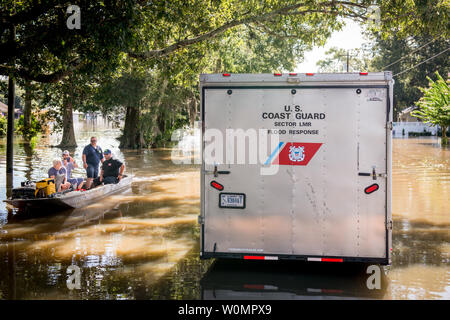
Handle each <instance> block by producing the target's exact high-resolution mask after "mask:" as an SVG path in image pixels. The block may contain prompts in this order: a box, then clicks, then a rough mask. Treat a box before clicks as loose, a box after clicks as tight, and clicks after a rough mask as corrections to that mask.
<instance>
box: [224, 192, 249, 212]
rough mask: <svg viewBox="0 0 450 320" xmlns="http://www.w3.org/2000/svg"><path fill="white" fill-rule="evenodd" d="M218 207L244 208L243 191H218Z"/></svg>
mask: <svg viewBox="0 0 450 320" xmlns="http://www.w3.org/2000/svg"><path fill="white" fill-rule="evenodd" d="M219 207H220V208H232V209H244V208H245V194H243V193H224V192H222V193H220V194H219Z"/></svg>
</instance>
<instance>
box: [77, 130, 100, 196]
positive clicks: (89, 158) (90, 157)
mask: <svg viewBox="0 0 450 320" xmlns="http://www.w3.org/2000/svg"><path fill="white" fill-rule="evenodd" d="M82 158H83V167H84V168H85V169H86V174H87V179H86V189H90V188H91V186H92V182H93V181H94V179H96V178H97V177H98V165H99V163H100V162H102V163H103V161H104V160H105V159H104V158H103V152H102V148H100V146H97V138H96V137H91V143H90V144H88V145H87V146H86V147H84V149H83V156H82Z"/></svg>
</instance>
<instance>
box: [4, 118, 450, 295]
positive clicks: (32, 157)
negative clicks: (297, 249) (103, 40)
mask: <svg viewBox="0 0 450 320" xmlns="http://www.w3.org/2000/svg"><path fill="white" fill-rule="evenodd" d="M77 132H79V134H78V135H77V141H78V143H79V146H78V147H77V148H76V150H71V152H72V153H73V154H72V155H73V157H74V159H75V160H76V161H77V162H78V163H79V164H80V163H82V162H81V153H82V148H83V147H84V145H86V144H87V143H88V141H89V138H90V136H92V135H96V136H97V137H98V140H99V145H100V146H101V147H102V148H103V149H106V148H109V149H111V150H112V152H113V154H114V155H115V156H116V157H117V158H118V159H120V160H121V161H124V163H125V165H126V166H127V173H129V174H130V173H132V174H133V175H134V176H135V179H134V180H133V184H132V187H131V188H130V189H129V190H127V191H126V192H124V193H121V194H117V195H113V196H110V197H108V198H107V199H106V200H103V201H101V202H99V203H95V204H93V205H90V206H88V207H85V208H83V209H75V210H71V211H66V212H63V213H59V214H53V215H52V214H50V213H49V215H46V216H43V217H36V218H31V219H30V218H29V219H23V218H21V217H19V216H15V215H14V214H13V213H11V211H8V209H7V208H6V206H5V204H4V203H3V202H2V203H1V204H0V299H222V298H224V299H301V298H305V297H306V298H318V299H327V298H331V299H336V298H376V299H450V212H449V196H448V195H449V192H450V149H448V148H447V149H442V148H441V147H440V146H439V145H438V144H437V139H435V138H423V139H395V140H394V143H393V194H392V196H393V217H394V233H393V257H392V261H393V264H392V266H391V267H390V269H389V270H388V271H387V272H386V275H384V276H383V277H382V288H381V289H380V290H369V289H367V286H366V280H367V277H368V275H367V274H366V272H365V271H366V270H365V268H362V267H358V266H357V267H354V266H347V265H344V266H342V265H338V266H336V265H335V264H330V265H328V264H326V265H325V264H323V265H320V266H319V267H318V266H317V265H314V267H311V265H307V264H299V263H280V262H274V261H268V262H266V263H264V264H261V263H259V262H250V263H249V262H248V261H245V264H244V263H243V261H219V262H218V263H213V261H212V260H206V261H203V260H200V259H199V246H198V242H199V227H198V224H197V216H198V215H199V210H200V184H199V179H200V174H199V165H194V164H192V165H175V164H174V163H172V161H171V150H170V149H159V150H144V151H126V152H121V151H120V150H119V149H118V141H117V140H116V139H115V137H117V136H118V135H119V134H120V131H119V130H118V129H112V128H108V127H107V126H99V128H97V127H96V126H94V125H93V124H87V123H80V124H79V130H77ZM57 142H58V139H57V137H54V136H51V137H41V138H39V139H37V141H35V143H34V145H28V144H24V143H23V142H22V141H21V140H20V139H17V140H16V143H15V157H14V160H15V163H14V166H15V171H14V186H19V185H20V181H23V180H27V179H28V180H33V179H40V178H42V177H43V176H45V175H46V172H47V170H48V168H49V167H50V166H51V162H52V160H53V158H56V157H59V156H60V154H61V149H58V148H50V147H49V145H55V144H57ZM5 153H6V141H5V140H4V139H2V140H1V142H0V172H1V181H0V188H1V189H0V199H1V200H3V199H5V198H6V178H5V174H4V173H5V161H6V160H5V158H6V157H5ZM83 171H84V170H80V169H78V170H76V171H75V172H74V173H73V175H74V176H82V175H83V173H84V172H83ZM71 265H75V266H79V267H80V268H81V289H79V290H78V289H74V290H69V289H68V288H67V284H66V279H67V276H68V275H67V269H68V268H69V266H71Z"/></svg>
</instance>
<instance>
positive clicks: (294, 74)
mask: <svg viewBox="0 0 450 320" xmlns="http://www.w3.org/2000/svg"><path fill="white" fill-rule="evenodd" d="M289 75H290V76H296V75H297V74H296V73H295V72H290V73H289Z"/></svg>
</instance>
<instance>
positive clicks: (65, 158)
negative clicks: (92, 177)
mask: <svg viewBox="0 0 450 320" xmlns="http://www.w3.org/2000/svg"><path fill="white" fill-rule="evenodd" d="M62 164H63V165H64V167H65V168H66V172H67V181H69V182H70V184H71V185H72V186H73V189H74V190H80V189H81V187H82V186H83V184H84V179H83V178H72V170H73V169H75V168H78V164H77V163H76V162H75V160H74V159H73V158H72V157H71V156H70V152H69V151H68V150H64V152H63V154H62Z"/></svg>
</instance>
